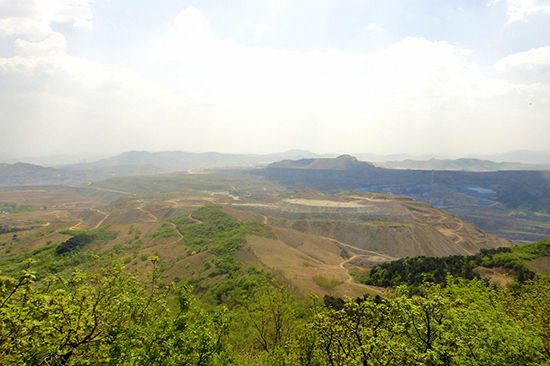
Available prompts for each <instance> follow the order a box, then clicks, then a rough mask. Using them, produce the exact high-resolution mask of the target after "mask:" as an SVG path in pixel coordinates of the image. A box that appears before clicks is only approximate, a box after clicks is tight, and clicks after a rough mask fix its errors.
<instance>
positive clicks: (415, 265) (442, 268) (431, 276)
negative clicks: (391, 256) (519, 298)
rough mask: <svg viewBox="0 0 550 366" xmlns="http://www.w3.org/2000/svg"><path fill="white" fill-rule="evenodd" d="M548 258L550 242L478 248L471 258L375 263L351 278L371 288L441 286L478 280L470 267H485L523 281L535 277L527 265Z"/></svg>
mask: <svg viewBox="0 0 550 366" xmlns="http://www.w3.org/2000/svg"><path fill="white" fill-rule="evenodd" d="M548 255H550V241H549V240H544V241H540V242H535V243H531V244H524V245H518V246H515V247H511V248H497V249H482V250H481V251H480V253H479V254H476V255H473V256H458V255H455V256H449V257H423V256H421V257H413V258H402V259H399V260H396V261H392V262H387V263H382V264H379V265H377V266H375V267H373V268H372V269H371V271H370V273H369V274H368V275H366V273H364V272H359V271H356V272H354V273H353V275H354V277H355V278H356V279H357V280H358V281H360V282H363V283H366V284H370V285H375V286H383V287H396V286H398V285H402V284H406V285H413V286H418V285H420V284H422V283H425V282H433V283H445V282H446V280H447V276H449V275H451V276H454V277H461V278H465V279H473V278H479V275H477V274H476V273H475V272H474V268H475V267H477V266H485V267H504V268H508V269H513V270H514V271H515V272H516V273H517V280H518V281H519V282H525V281H529V280H532V279H533V278H534V277H535V273H533V272H532V271H531V270H530V268H529V266H528V263H527V262H528V261H530V260H533V259H535V258H538V257H540V256H548Z"/></svg>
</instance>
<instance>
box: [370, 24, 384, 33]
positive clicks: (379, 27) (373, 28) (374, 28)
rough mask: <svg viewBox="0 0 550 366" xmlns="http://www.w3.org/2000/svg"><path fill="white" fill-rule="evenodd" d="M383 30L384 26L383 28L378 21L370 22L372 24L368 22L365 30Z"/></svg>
mask: <svg viewBox="0 0 550 366" xmlns="http://www.w3.org/2000/svg"><path fill="white" fill-rule="evenodd" d="M383 30H384V28H382V27H381V26H379V25H378V24H376V23H370V24H367V26H365V31H367V32H382V31H383Z"/></svg>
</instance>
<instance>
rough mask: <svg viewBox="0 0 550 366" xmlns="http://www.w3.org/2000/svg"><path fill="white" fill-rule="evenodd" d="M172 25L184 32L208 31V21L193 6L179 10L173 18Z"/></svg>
mask: <svg viewBox="0 0 550 366" xmlns="http://www.w3.org/2000/svg"><path fill="white" fill-rule="evenodd" d="M174 27H175V28H176V29H178V30H181V31H183V32H186V33H192V34H195V33H210V21H209V20H208V19H207V18H206V17H205V16H204V15H203V14H202V13H201V12H200V11H199V10H198V9H197V8H195V7H194V6H189V7H187V8H186V9H184V10H182V11H181V12H179V14H178V15H177V16H176V17H175V18H174Z"/></svg>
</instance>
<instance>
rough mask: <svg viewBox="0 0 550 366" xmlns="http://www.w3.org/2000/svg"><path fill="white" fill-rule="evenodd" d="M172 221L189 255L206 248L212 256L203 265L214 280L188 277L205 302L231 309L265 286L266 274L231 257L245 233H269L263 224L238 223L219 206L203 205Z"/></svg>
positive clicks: (251, 222)
mask: <svg viewBox="0 0 550 366" xmlns="http://www.w3.org/2000/svg"><path fill="white" fill-rule="evenodd" d="M172 222H173V223H174V224H175V225H176V226H177V229H178V230H179V231H180V233H181V234H182V236H183V239H184V243H185V245H187V246H188V247H189V249H188V252H189V254H195V253H198V252H201V251H209V252H210V253H212V254H213V255H214V258H213V259H211V260H209V261H208V262H206V263H205V266H204V270H205V271H207V277H208V278H211V279H213V280H214V281H211V282H207V284H203V281H204V280H205V279H204V278H203V277H200V278H193V279H191V280H190V281H191V283H192V284H194V285H195V287H196V291H197V292H199V293H201V294H202V297H203V298H204V299H205V300H206V301H208V302H210V303H213V304H227V305H228V306H230V307H231V308H234V307H235V306H239V305H242V304H243V303H244V302H245V301H246V299H248V298H250V296H252V294H253V292H254V290H255V289H256V288H258V287H261V286H264V285H265V284H266V283H267V282H268V280H269V279H270V275H269V274H267V273H265V272H263V271H260V270H257V269H255V268H253V267H251V268H249V269H248V270H247V271H246V272H245V271H243V269H242V267H241V264H240V263H239V262H238V261H237V260H236V259H235V257H234V253H235V251H237V250H238V249H239V248H241V247H242V246H243V244H244V243H245V235H246V234H249V233H254V234H259V235H269V232H268V231H267V228H266V227H264V226H263V225H262V224H260V223H257V222H253V221H246V222H240V221H238V220H236V219H234V218H233V217H231V216H230V215H228V214H226V213H225V212H223V211H222V209H221V207H220V206H204V207H201V208H199V209H196V210H194V211H193V212H192V213H191V215H190V216H180V217H178V218H176V219H174V220H172ZM203 286H204V287H205V288H203Z"/></svg>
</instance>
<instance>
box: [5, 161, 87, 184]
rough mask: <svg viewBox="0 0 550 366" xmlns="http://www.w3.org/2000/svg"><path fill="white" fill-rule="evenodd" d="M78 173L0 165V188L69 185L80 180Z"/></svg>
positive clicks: (20, 164)
mask: <svg viewBox="0 0 550 366" xmlns="http://www.w3.org/2000/svg"><path fill="white" fill-rule="evenodd" d="M81 179H82V177H81V175H80V174H78V173H68V172H66V171H64V170H60V169H55V168H45V167H42V166H40V165H34V164H25V163H16V164H0V186H18V185H19V186H31V185H53V184H64V183H71V182H75V181H78V180H81Z"/></svg>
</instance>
